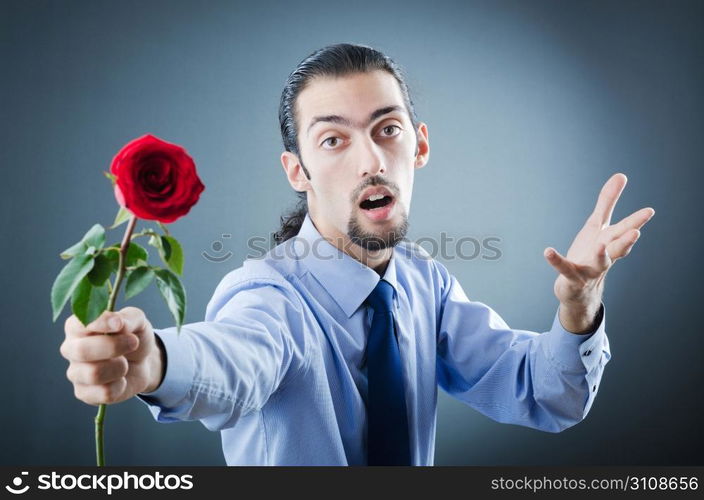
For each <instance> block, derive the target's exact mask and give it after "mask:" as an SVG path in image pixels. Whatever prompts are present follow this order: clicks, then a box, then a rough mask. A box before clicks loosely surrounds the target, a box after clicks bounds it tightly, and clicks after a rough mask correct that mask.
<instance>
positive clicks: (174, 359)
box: [136, 327, 196, 408]
mask: <svg viewBox="0 0 704 500" xmlns="http://www.w3.org/2000/svg"><path fill="white" fill-rule="evenodd" d="M185 333H186V332H185V329H184V327H181V333H180V334H179V333H177V332H176V327H172V328H166V329H162V330H157V329H155V330H154V335H156V336H157V337H158V338H159V339H161V342H162V344H163V346H164V362H165V364H166V368H165V370H166V371H165V373H164V379H163V380H162V381H161V385H159V387H157V388H156V389H155V390H154V391H152V392H141V393H138V394H137V395H136V396H137V398H138V399H140V400H141V401H143V402H144V403H146V404H147V405H149V406H153V405H156V406H159V407H163V408H173V407H175V406H176V405H177V404H178V403H179V402H181V401H182V400H183V399H184V398H185V397H186V395H187V394H188V391H189V390H190V389H191V386H192V384H193V378H194V377H195V371H196V367H195V360H194V359H193V349H192V346H191V341H190V339H189V337H188V336H187V335H186V334H185Z"/></svg>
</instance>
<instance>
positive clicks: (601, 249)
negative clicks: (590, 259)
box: [596, 242, 612, 272]
mask: <svg viewBox="0 0 704 500" xmlns="http://www.w3.org/2000/svg"><path fill="white" fill-rule="evenodd" d="M611 263H612V260H611V254H610V253H609V249H608V246H607V244H606V243H605V242H600V243H597V250H596V268H597V269H598V270H599V271H600V272H604V271H606V270H607V269H608V268H609V267H610V266H611Z"/></svg>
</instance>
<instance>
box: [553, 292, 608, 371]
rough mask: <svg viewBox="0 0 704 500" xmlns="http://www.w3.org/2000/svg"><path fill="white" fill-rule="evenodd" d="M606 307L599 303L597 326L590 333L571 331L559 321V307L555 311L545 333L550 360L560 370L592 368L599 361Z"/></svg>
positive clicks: (604, 330)
mask: <svg viewBox="0 0 704 500" xmlns="http://www.w3.org/2000/svg"><path fill="white" fill-rule="evenodd" d="M605 314H606V308H605V306H604V303H603V302H602V303H601V307H600V308H599V312H598V313H597V316H596V321H595V322H596V323H597V325H598V326H597V327H596V330H594V331H593V332H592V333H585V334H579V333H572V332H569V331H567V330H565V328H564V327H563V326H562V323H560V308H559V307H558V309H557V312H556V313H555V319H554V320H553V322H552V328H551V329H550V331H549V332H547V333H546V334H545V335H547V348H548V353H549V356H550V360H551V361H552V362H553V363H554V364H555V366H557V367H558V368H560V369H562V370H578V371H584V370H585V369H586V371H587V372H589V371H591V370H593V369H594V368H595V367H596V365H597V364H598V362H599V354H600V350H601V346H602V345H603V342H604V339H605V337H606V318H605ZM592 353H594V354H592Z"/></svg>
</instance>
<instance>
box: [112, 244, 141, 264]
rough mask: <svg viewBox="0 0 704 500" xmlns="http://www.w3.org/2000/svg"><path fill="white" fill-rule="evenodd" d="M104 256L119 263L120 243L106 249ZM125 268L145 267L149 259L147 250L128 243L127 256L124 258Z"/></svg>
mask: <svg viewBox="0 0 704 500" xmlns="http://www.w3.org/2000/svg"><path fill="white" fill-rule="evenodd" d="M106 251H107V252H106V255H107V256H108V257H109V258H110V259H115V260H116V262H119V259H120V243H115V244H114V245H111V246H109V247H108V248H107V249H106ZM125 257H126V258H125V267H134V266H141V265H146V264H147V260H148V259H149V254H148V253H147V250H146V249H145V248H144V247H142V246H141V245H139V244H137V243H135V242H134V241H130V246H129V247H127V255H126V256H125Z"/></svg>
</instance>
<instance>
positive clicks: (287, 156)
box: [281, 151, 310, 191]
mask: <svg viewBox="0 0 704 500" xmlns="http://www.w3.org/2000/svg"><path fill="white" fill-rule="evenodd" d="M281 165H282V166H283V167H284V171H285V172H286V178H288V183H289V184H291V187H292V188H293V189H294V191H308V188H309V187H310V183H309V182H308V178H307V177H306V174H305V172H303V167H302V166H301V162H300V160H299V159H298V155H295V154H293V153H291V152H290V151H284V152H283V153H281Z"/></svg>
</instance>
